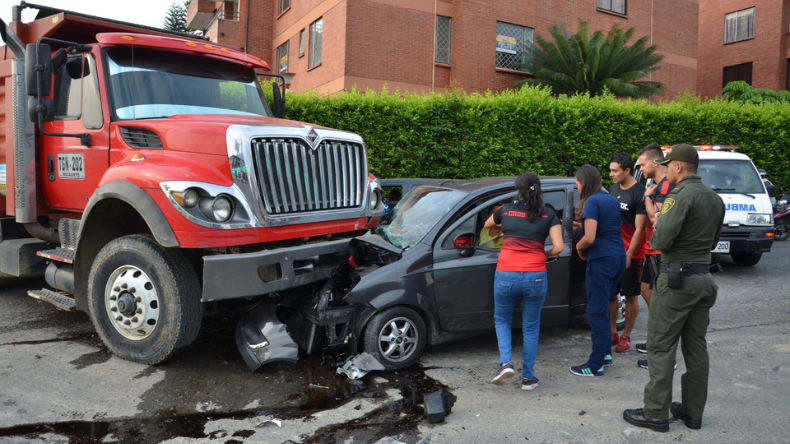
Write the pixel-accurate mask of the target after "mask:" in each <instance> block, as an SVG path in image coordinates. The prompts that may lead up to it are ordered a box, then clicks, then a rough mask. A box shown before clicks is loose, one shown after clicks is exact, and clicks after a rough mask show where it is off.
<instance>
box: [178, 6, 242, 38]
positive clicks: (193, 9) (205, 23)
mask: <svg viewBox="0 0 790 444" xmlns="http://www.w3.org/2000/svg"><path fill="white" fill-rule="evenodd" d="M219 20H228V21H236V22H238V20H239V2H238V0H227V1H214V0H192V2H191V3H189V8H188V9H187V28H188V29H191V30H195V31H203V32H204V34H210V33H211V32H209V30H210V29H211V28H212V27H213V26H214V25H215V24H216V22H218V21H219ZM215 32H216V30H215Z"/></svg>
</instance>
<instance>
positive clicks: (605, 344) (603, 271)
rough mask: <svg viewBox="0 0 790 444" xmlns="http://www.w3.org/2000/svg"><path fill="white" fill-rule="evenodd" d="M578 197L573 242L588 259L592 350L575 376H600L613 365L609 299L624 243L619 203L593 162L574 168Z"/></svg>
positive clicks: (619, 273)
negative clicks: (579, 230) (580, 231)
mask: <svg viewBox="0 0 790 444" xmlns="http://www.w3.org/2000/svg"><path fill="white" fill-rule="evenodd" d="M576 186H577V187H578V189H579V194H580V196H581V199H580V200H579V203H578V205H577V206H576V212H575V214H574V224H577V223H578V224H581V228H582V229H583V230H584V236H583V237H582V238H581V240H579V242H578V243H577V244H576V249H577V251H578V254H579V257H580V258H582V260H586V261H587V274H586V284H587V319H588V322H589V323H590V336H591V337H592V353H591V354H590V357H589V359H588V360H587V362H586V363H584V364H582V365H574V366H572V367H571V368H570V370H571V373H573V374H574V375H577V376H603V367H604V365H612V355H611V352H612V343H611V329H610V326H609V302H610V301H611V300H612V298H613V295H615V294H617V289H618V286H619V283H620V278H621V277H622V276H623V272H624V271H625V247H624V246H623V240H622V238H621V237H620V204H619V202H618V201H617V199H615V198H614V196H612V195H610V194H609V193H607V192H606V191H604V190H603V188H602V181H601V173H600V172H599V171H598V170H597V169H596V168H595V167H593V166H592V165H586V164H585V165H582V167H581V168H579V170H578V171H576Z"/></svg>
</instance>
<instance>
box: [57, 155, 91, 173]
mask: <svg viewBox="0 0 790 444" xmlns="http://www.w3.org/2000/svg"><path fill="white" fill-rule="evenodd" d="M58 179H85V160H84V158H83V157H82V153H74V154H71V153H58Z"/></svg>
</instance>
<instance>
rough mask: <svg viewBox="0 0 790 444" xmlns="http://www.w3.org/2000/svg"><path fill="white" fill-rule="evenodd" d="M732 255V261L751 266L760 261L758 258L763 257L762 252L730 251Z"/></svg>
mask: <svg viewBox="0 0 790 444" xmlns="http://www.w3.org/2000/svg"><path fill="white" fill-rule="evenodd" d="M730 256H731V257H732V261H733V262H735V263H736V264H738V265H743V266H744V267H751V266H752V265H755V264H757V262H760V258H761V257H763V254H762V253H732V254H731V255H730Z"/></svg>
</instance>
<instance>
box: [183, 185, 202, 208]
mask: <svg viewBox="0 0 790 444" xmlns="http://www.w3.org/2000/svg"><path fill="white" fill-rule="evenodd" d="M183 199H184V206H185V207H187V208H192V207H194V206H195V205H197V203H198V199H200V196H199V195H198V192H197V190H195V189H194V188H190V189H188V190H186V191H184V197H183Z"/></svg>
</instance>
